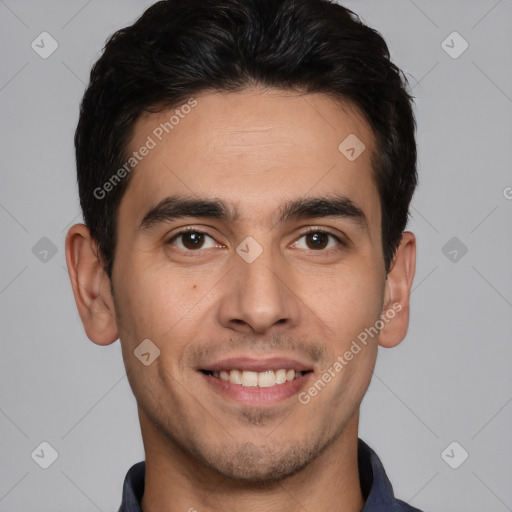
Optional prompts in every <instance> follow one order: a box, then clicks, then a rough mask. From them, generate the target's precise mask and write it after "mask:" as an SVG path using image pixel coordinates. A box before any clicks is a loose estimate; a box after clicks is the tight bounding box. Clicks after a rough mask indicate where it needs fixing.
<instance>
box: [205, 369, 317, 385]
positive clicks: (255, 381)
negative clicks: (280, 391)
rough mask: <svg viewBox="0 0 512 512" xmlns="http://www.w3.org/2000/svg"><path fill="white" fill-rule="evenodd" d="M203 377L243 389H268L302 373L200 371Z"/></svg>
mask: <svg viewBox="0 0 512 512" xmlns="http://www.w3.org/2000/svg"><path fill="white" fill-rule="evenodd" d="M202 372H203V373H204V374H205V375H210V376H212V377H215V378H217V379H220V380H222V381H224V382H230V383H231V384H238V385H240V386H244V387H260V388H270V387H273V386H278V385H282V384H285V383H286V382H291V381H293V380H295V379H298V378H300V377H302V375H303V374H304V373H307V372H301V371H296V370H293V369H285V368H281V369H279V370H275V371H274V370H265V371H262V372H253V371H247V370H228V371H226V370H221V371H209V370H202Z"/></svg>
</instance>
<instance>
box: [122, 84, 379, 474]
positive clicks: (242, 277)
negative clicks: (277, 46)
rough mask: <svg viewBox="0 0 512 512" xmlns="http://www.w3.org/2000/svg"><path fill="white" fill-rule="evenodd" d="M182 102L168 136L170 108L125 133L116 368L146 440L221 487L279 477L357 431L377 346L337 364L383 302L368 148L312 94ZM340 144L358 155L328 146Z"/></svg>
mask: <svg viewBox="0 0 512 512" xmlns="http://www.w3.org/2000/svg"><path fill="white" fill-rule="evenodd" d="M194 99H195V101H196V102H197V104H195V105H194V106H193V108H190V109H189V108H182V109H181V110H180V107H179V106H178V107H176V108H177V109H178V110H180V113H181V115H179V116H178V117H179V121H178V122H176V119H174V120H173V124H172V131H171V129H169V125H167V129H168V131H169V133H166V131H165V130H163V129H162V125H161V123H165V122H168V121H169V119H170V116H171V115H172V114H173V112H172V111H165V112H161V113H159V114H154V113H153V114H145V115H143V116H142V117H141V118H140V119H139V120H138V121H137V123H136V125H135V130H134V137H133V139H132V141H131V144H130V149H131V150H137V149H138V148H140V147H141V146H143V145H148V140H149V139H148V136H149V137H150V138H151V139H152V141H153V142H154V143H155V144H154V147H152V148H151V149H150V150H149V151H148V152H147V154H146V156H144V157H143V158H141V160H140V162H139V163H138V164H137V166H136V168H135V169H134V170H133V171H132V172H133V174H132V176H131V182H130V184H129V187H128V188H127V190H126V193H125V195H124V196H123V199H122V201H121V204H120V209H119V216H118V245H117V248H116V254H115V263H114V267H113V277H112V282H113V288H114V299H115V311H116V317H117V329H118V333H119V337H120V340H121V345H122V349H123V357H124V362H125V365H126V368H127V373H128V377H129V381H130V385H131V386H132V389H133V392H134V394H135V397H136V399H137V403H138V406H139V414H140V416H141V425H142V428H143V437H144V436H145V437H146V438H147V437H148V436H157V437H159V438H160V440H164V442H165V443H166V445H167V447H168V449H169V450H170V451H173V452H177V451H180V452H182V453H187V454H189V456H192V457H193V458H194V459H195V460H196V461H199V462H201V463H203V464H205V465H206V466H208V467H210V468H213V469H214V470H216V471H217V472H219V473H221V474H222V475H225V476H230V477H236V478H238V479H248V480H249V479H250V480H253V481H265V480H267V479H270V478H272V479H275V478H281V477H285V476H287V475H290V474H293V473H294V472H296V471H297V470H299V469H301V468H302V467H304V466H305V465H307V464H308V463H309V462H311V461H312V460H314V459H315V457H317V456H318V454H320V453H321V452H322V450H323V448H325V447H326V446H328V445H329V444H330V443H332V442H333V441H334V440H335V439H336V438H337V437H338V436H339V435H340V433H341V432H343V430H344V429H346V428H347V427H348V426H349V425H350V424H353V422H354V421H356V418H357V412H358V408H359V405H360V402H361V400H362V398H363V395H364V393H365V392H366V390H367V387H368V385H369V382H370V378H371V374H372V369H373V366H374V363H375V358H376V352H377V344H378V336H375V337H373V338H371V337H370V338H368V341H367V343H366V344H365V345H363V344H361V343H359V345H360V348H361V350H360V351H359V352H358V353H357V354H356V355H353V358H352V359H351V360H350V361H348V362H347V360H346V358H344V354H346V353H347V351H350V348H351V346H352V347H353V342H354V340H357V339H358V335H360V333H362V332H363V331H365V329H367V328H369V327H371V326H374V325H375V323H376V322H377V321H378V320H379V315H380V314H381V313H383V307H385V282H386V273H385V269H384V262H383V252H382V240H381V213H380V201H379V195H378V192H377V189H376V186H375V183H374V180H373V177H372V169H371V161H370V157H371V151H372V150H373V148H374V138H373V135H372V132H371V130H370V128H369V126H368V124H367V123H366V122H365V120H364V119H363V118H362V117H361V116H360V115H359V114H358V112H357V111H356V110H355V109H354V108H351V107H350V105H341V104H339V103H336V102H334V100H333V99H331V98H329V97H327V96H325V95H322V94H308V95H306V96H301V95H299V94H298V93H293V92H287V91H263V90H258V89H248V90H245V91H243V92H240V93H203V94H198V95H196V96H194ZM189 104H191V103H189ZM174 110H175V109H173V111H174ZM185 112H186V113H185ZM158 127H160V129H158ZM350 134H353V135H355V136H357V138H358V139H359V140H360V141H362V142H363V143H364V145H365V147H366V149H365V150H364V151H363V152H362V153H361V155H360V156H359V157H358V158H356V159H355V160H354V159H353V158H351V159H349V158H347V156H345V155H346V154H347V153H345V154H343V153H342V152H341V151H340V150H339V149H338V146H339V145H340V143H341V142H342V141H344V140H345V139H346V137H347V136H349V135H350ZM160 139H161V140H160ZM149 145H150V146H153V144H152V143H149ZM356 149H357V148H356ZM348 155H349V156H352V154H351V152H350V151H349V153H348ZM184 201H188V203H186V204H184V205H183V204H182V203H183V202H184ZM146 339H149V340H151V344H150V345H148V346H149V347H150V348H149V349H148V350H146V352H149V353H150V354H151V355H150V359H152V357H153V354H155V355H156V347H157V348H158V350H159V351H160V352H159V355H158V357H156V358H155V359H154V361H153V362H152V363H151V364H149V365H145V364H142V363H141V361H140V360H139V359H138V358H137V357H135V356H134V350H135V349H136V348H137V347H138V346H139V345H140V343H141V342H142V341H143V340H146ZM146 343H147V342H146ZM145 357H146V358H147V357H148V356H145ZM340 357H341V358H343V359H344V360H345V363H346V364H344V365H343V368H342V369H339V366H336V365H335V362H336V361H340V359H339V358H340ZM326 372H327V373H330V375H331V379H327V378H326V379H324V380H323V381H322V382H323V384H324V385H323V386H322V385H318V384H317V386H316V388H315V383H317V382H318V380H319V379H321V378H322V375H325V373H326ZM325 380H329V381H328V382H325ZM240 382H242V383H240ZM256 383H259V384H258V385H255V384H256ZM313 388H315V389H316V393H315V391H311V392H310V390H312V389H313ZM149 425H152V427H151V428H150V427H149ZM144 429H146V432H144Z"/></svg>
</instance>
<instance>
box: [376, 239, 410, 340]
mask: <svg viewBox="0 0 512 512" xmlns="http://www.w3.org/2000/svg"><path fill="white" fill-rule="evenodd" d="M415 270H416V237H415V236H414V234H413V233H411V232H410V231H404V233H403V234H402V239H401V241H400V245H399V246H398V249H397V250H396V253H395V257H394V258H393V262H392V264H391V268H390V270H389V272H388V275H387V277H386V284H385V286H386V289H385V292H384V308H383V310H382V317H383V323H384V327H383V328H382V329H381V331H380V334H379V345H381V346H382V347H386V348H391V347H395V346H396V345H398V344H399V343H400V342H401V341H402V340H403V339H404V338H405V335H406V334H407V328H408V327H409V311H410V307H409V299H410V295H411V287H412V282H413V279H414V273H415Z"/></svg>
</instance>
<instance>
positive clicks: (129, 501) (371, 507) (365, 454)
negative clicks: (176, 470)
mask: <svg viewBox="0 0 512 512" xmlns="http://www.w3.org/2000/svg"><path fill="white" fill-rule="evenodd" d="M357 457H358V460H357V463H358V467H359V480H360V483H361V492H362V494H363V498H364V499H365V505H364V507H363V509H362V510H361V512H421V510H419V509H417V508H414V507H412V506H411V505H408V504H407V503H405V502H403V501H401V500H398V499H396V498H395V496H394V494H393V487H392V485H391V482H390V481H389V479H388V477H387V475H386V472H385V471H384V466H383V465H382V462H381V461H380V459H379V457H378V456H377V454H376V453H375V452H374V451H373V450H372V449H371V448H370V447H369V446H368V445H367V444H366V443H365V442H364V441H363V440H362V439H359V440H358V452H357ZM145 474H146V463H145V462H144V461H142V462H138V463H137V464H135V465H133V466H132V467H131V468H130V470H129V471H128V473H127V474H126V478H125V480H124V485H123V501H122V503H121V507H120V508H119V511H118V512H142V508H141V505H140V504H141V501H142V496H143V494H144V477H145Z"/></svg>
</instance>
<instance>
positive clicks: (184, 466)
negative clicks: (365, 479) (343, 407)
mask: <svg viewBox="0 0 512 512" xmlns="http://www.w3.org/2000/svg"><path fill="white" fill-rule="evenodd" d="M139 418H140V423H141V430H142V437H143V439H144V449H145V453H146V478H145V492H144V497H143V499H142V508H143V510H144V512H178V511H179V512H183V511H188V512H194V511H196V512H235V511H237V512H252V511H259V510H266V511H267V512H283V511H287V510H297V509H302V510H315V511H318V512H320V511H332V510H336V511H338V512H360V511H361V509H362V508H363V506H364V499H363V496H362V493H361V485H360V481H359V470H358V465H357V436H358V430H357V429H358V420H359V414H358V413H356V414H355V415H354V417H353V418H352V419H351V420H350V421H349V423H348V424H347V426H346V427H345V429H344V430H343V432H341V434H339V435H338V437H337V438H336V439H335V440H334V442H333V443H332V444H331V445H329V446H327V447H326V449H325V450H323V452H322V453H320V455H319V456H318V457H317V458H316V459H314V460H313V461H311V463H310V464H308V465H307V466H306V467H305V468H304V469H303V470H301V471H299V472H298V473H296V474H294V475H292V476H290V477H288V478H286V479H284V480H281V481H276V482H270V483H265V484H250V483H247V482H240V481H234V480H230V479H228V478H226V477H224V476H222V475H220V474H219V473H217V472H215V471H213V470H211V469H210V468H208V467H206V466H205V465H204V464H202V463H200V462H198V461H197V460H195V459H193V458H192V457H191V456H190V455H189V454H187V453H185V452H184V451H183V450H181V449H180V448H178V447H176V446H175V445H174V444H172V443H170V441H169V440H168V439H167V438H166V437H165V436H163V435H162V433H161V432H160V431H159V430H158V428H157V427H156V426H155V425H154V424H153V423H152V422H151V421H150V420H149V419H148V418H147V416H145V414H144V412H143V411H141V410H139Z"/></svg>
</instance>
